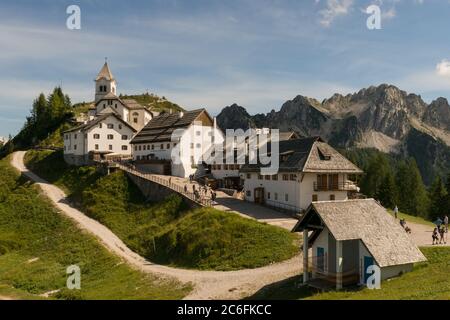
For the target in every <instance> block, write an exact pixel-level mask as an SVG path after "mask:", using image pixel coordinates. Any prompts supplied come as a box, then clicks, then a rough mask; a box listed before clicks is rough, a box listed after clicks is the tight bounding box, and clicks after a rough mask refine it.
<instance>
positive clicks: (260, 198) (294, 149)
mask: <svg viewBox="0 0 450 320" xmlns="http://www.w3.org/2000/svg"><path fill="white" fill-rule="evenodd" d="M279 153H280V154H279V170H278V174H275V175H270V176H269V175H266V176H263V175H261V168H262V166H261V165H258V164H254V165H253V164H246V165H243V166H242V167H241V169H240V175H241V179H242V180H243V181H244V193H245V199H246V200H247V201H250V202H255V203H259V204H263V205H267V206H272V207H276V208H281V209H285V210H288V211H292V212H301V211H304V210H306V209H307V208H308V207H309V205H310V204H311V202H313V201H327V200H331V201H333V200H347V199H348V193H349V192H355V191H357V186H356V185H355V183H354V182H352V181H351V179H350V177H351V176H354V175H359V174H362V171H361V170H360V169H359V168H358V167H356V166H355V165H354V164H353V163H351V162H350V161H349V160H348V159H346V158H345V157H344V156H343V155H341V154H340V153H339V152H337V151H336V150H335V149H333V148H332V147H331V146H329V145H328V144H327V143H325V142H323V140H322V139H321V138H319V137H312V138H303V139H295V140H287V141H280V143H279Z"/></svg>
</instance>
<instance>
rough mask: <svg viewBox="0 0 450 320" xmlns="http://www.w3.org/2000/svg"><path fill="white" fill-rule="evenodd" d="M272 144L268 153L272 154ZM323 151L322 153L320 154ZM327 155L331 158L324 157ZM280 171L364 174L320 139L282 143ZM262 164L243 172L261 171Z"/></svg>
mask: <svg viewBox="0 0 450 320" xmlns="http://www.w3.org/2000/svg"><path fill="white" fill-rule="evenodd" d="M270 147H271V146H270V144H269V145H268V152H270V151H271V150H270V149H271V148H270ZM319 150H321V151H322V152H320V151H319ZM324 152H325V153H326V154H327V155H328V156H329V158H328V159H327V158H325V157H323V156H322V153H324ZM279 153H280V163H279V171H282V172H315V173H320V172H327V173H328V172H345V173H362V170H361V169H359V168H358V167H357V166H355V165H354V164H353V163H351V162H350V161H349V160H348V159H347V158H345V157H344V156H343V155H341V154H340V153H339V152H337V151H336V150H335V149H333V148H332V147H331V146H329V145H328V144H327V143H325V142H324V141H323V140H322V139H321V138H320V137H309V138H302V139H294V140H285V141H280V143H279ZM261 167H263V166H262V165H260V164H253V165H252V164H247V165H244V166H242V169H241V171H242V172H256V171H260V169H261Z"/></svg>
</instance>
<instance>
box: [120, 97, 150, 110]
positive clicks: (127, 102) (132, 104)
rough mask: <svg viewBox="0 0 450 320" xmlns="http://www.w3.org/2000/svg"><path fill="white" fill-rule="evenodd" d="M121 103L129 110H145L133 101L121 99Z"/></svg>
mask: <svg viewBox="0 0 450 320" xmlns="http://www.w3.org/2000/svg"><path fill="white" fill-rule="evenodd" d="M121 101H122V102H123V103H124V104H125V105H126V106H127V107H128V108H129V109H131V110H139V109H147V108H146V107H144V106H143V105H141V104H139V103H138V102H137V101H136V100H134V99H123V100H121Z"/></svg>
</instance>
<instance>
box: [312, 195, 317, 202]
mask: <svg viewBox="0 0 450 320" xmlns="http://www.w3.org/2000/svg"><path fill="white" fill-rule="evenodd" d="M318 199H319V198H318V197H317V194H313V196H312V201H313V202H317V201H318Z"/></svg>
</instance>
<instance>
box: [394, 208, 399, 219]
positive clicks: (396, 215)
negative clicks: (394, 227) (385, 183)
mask: <svg viewBox="0 0 450 320" xmlns="http://www.w3.org/2000/svg"><path fill="white" fill-rule="evenodd" d="M394 217H395V219H397V217H398V207H397V205H396V206H395V208H394Z"/></svg>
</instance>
